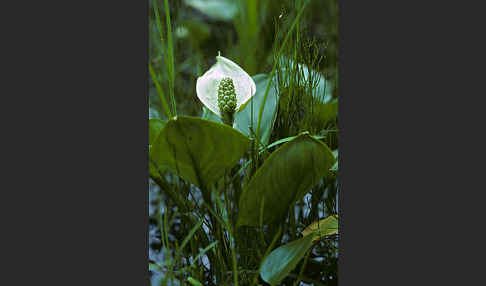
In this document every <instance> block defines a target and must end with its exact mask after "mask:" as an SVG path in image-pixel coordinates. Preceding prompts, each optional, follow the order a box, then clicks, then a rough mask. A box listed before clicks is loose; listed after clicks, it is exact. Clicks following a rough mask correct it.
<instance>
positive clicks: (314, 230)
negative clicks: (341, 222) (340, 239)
mask: <svg viewBox="0 0 486 286" xmlns="http://www.w3.org/2000/svg"><path fill="white" fill-rule="evenodd" d="M337 232H338V215H332V216H328V217H326V218H324V219H321V220H319V221H316V222H314V223H312V224H311V225H309V226H308V227H306V228H305V229H304V231H302V235H303V236H307V235H311V236H312V237H313V239H312V241H316V240H319V239H320V238H321V237H324V236H326V235H331V234H335V233H337Z"/></svg>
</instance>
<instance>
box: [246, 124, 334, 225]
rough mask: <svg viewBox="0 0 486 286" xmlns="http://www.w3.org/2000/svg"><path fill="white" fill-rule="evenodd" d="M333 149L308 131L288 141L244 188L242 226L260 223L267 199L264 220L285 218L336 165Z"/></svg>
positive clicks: (265, 221) (266, 161) (267, 160)
mask: <svg viewBox="0 0 486 286" xmlns="http://www.w3.org/2000/svg"><path fill="white" fill-rule="evenodd" d="M334 160H335V159H334V156H333V154H332V152H331V150H329V148H328V147H327V146H326V145H325V144H324V143H322V142H321V141H319V140H316V139H315V138H313V137H312V136H311V135H309V134H308V133H307V132H305V133H302V134H300V135H299V136H297V137H296V138H295V139H293V140H291V141H289V142H287V143H285V144H284V145H282V146H281V147H280V148H279V149H277V150H276V151H275V152H273V153H272V154H271V155H270V157H268V159H266V160H265V162H264V163H263V165H262V166H261V167H260V169H258V170H257V172H256V173H255V175H254V176H253V177H252V178H251V180H250V182H248V184H247V185H246V186H245V188H244V189H243V193H242V195H241V197H240V201H239V214H238V225H240V226H241V225H248V226H258V225H259V216H260V208H261V204H262V202H264V209H263V223H264V224H266V223H270V222H272V221H273V220H275V219H277V218H282V217H283V215H285V214H286V213H287V211H288V209H289V208H290V207H291V206H292V204H293V203H294V202H295V201H297V200H299V199H301V198H302V197H303V196H304V195H305V194H306V193H307V192H308V191H309V190H310V188H311V187H312V186H314V185H315V184H316V183H317V182H318V181H319V180H320V179H321V178H322V177H324V176H326V175H327V174H328V172H329V168H331V166H332V165H333V164H334Z"/></svg>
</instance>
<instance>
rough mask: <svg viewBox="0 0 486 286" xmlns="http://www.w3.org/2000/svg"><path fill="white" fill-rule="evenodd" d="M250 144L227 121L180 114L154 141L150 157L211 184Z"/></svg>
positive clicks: (183, 175) (200, 182) (196, 181)
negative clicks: (219, 121)
mask: <svg viewBox="0 0 486 286" xmlns="http://www.w3.org/2000/svg"><path fill="white" fill-rule="evenodd" d="M249 144H250V140H249V139H248V138H247V137H245V136H244V135H243V134H241V133H240V132H238V131H236V130H234V129H233V128H231V127H229V126H226V125H224V124H219V123H216V122H213V121H209V120H204V119H201V118H198V117H189V116H178V117H176V118H174V119H171V120H169V121H168V122H167V124H166V125H165V127H164V128H163V129H162V131H161V132H160V134H159V136H158V137H157V139H156V140H155V141H154V142H153V144H152V148H151V150H150V157H151V159H152V161H153V162H155V163H156V164H157V165H159V164H160V165H164V166H167V167H168V168H169V169H170V170H171V171H172V172H173V173H175V174H177V175H179V176H180V177H181V178H183V179H185V180H187V181H188V182H190V183H193V184H194V185H197V186H199V187H209V186H210V185H212V184H213V183H215V182H216V181H217V180H218V179H219V178H221V177H222V176H223V175H224V173H225V171H226V170H228V169H230V168H231V167H233V166H234V165H235V164H236V163H237V162H238V160H239V159H240V158H241V157H242V156H243V155H244V153H245V152H246V151H247V150H248V148H249Z"/></svg>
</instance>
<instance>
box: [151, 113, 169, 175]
mask: <svg viewBox="0 0 486 286" xmlns="http://www.w3.org/2000/svg"><path fill="white" fill-rule="evenodd" d="M165 124H166V122H165V121H163V120H160V119H157V118H152V119H150V120H149V152H150V149H151V148H152V143H153V142H154V141H155V139H157V137H158V136H159V134H160V132H161V131H162V129H163V128H164V126H165ZM165 170H166V167H165V166H162V165H159V166H158V170H157V167H155V166H154V164H152V162H150V161H149V174H150V176H153V177H159V175H160V174H159V172H164V171H165Z"/></svg>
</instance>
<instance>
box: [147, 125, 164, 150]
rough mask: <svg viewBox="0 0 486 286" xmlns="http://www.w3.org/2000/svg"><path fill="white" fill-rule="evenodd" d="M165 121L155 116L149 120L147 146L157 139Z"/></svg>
mask: <svg viewBox="0 0 486 286" xmlns="http://www.w3.org/2000/svg"><path fill="white" fill-rule="evenodd" d="M165 124H166V122H165V121H163V120H160V119H157V118H152V119H150V120H149V146H150V145H152V143H153V142H154V141H155V139H157V137H158V136H159V133H160V131H162V129H163V128H164V126H165Z"/></svg>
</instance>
